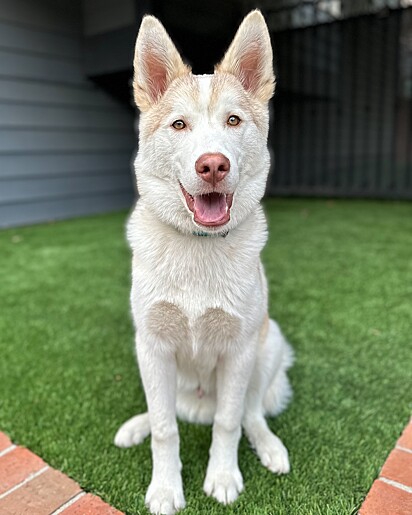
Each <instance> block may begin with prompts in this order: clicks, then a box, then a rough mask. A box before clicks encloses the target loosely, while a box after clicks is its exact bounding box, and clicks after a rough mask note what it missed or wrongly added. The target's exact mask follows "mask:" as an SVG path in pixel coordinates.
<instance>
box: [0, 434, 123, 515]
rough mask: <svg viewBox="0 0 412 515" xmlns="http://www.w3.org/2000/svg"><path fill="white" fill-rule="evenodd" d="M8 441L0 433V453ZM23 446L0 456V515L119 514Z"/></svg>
mask: <svg viewBox="0 0 412 515" xmlns="http://www.w3.org/2000/svg"><path fill="white" fill-rule="evenodd" d="M11 446H12V442H11V441H10V440H9V438H8V437H7V436H6V435H5V434H4V433H1V432H0V452H2V451H4V450H7V449H9V448H10V447H11ZM79 494H84V492H83V491H82V489H81V488H80V486H79V485H78V484H77V483H76V482H75V481H73V480H72V479H70V478H69V477H68V476H66V475H65V474H62V473H61V472H59V471H58V470H55V469H53V468H51V467H48V466H47V464H46V463H45V462H44V461H43V460H42V459H41V458H39V457H38V456H36V455H35V454H33V453H32V452H31V451H29V450H28V449H25V448H24V447H16V448H11V449H10V451H9V452H6V453H5V454H3V455H2V456H0V514H1V515H52V514H53V513H54V512H55V511H56V510H59V511H58V513H59V514H64V515H122V513H121V512H120V511H118V510H116V509H115V508H112V507H111V506H109V505H108V504H106V503H105V502H103V501H102V500H101V499H100V498H99V497H97V496H95V495H92V494H84V495H81V496H80V497H79Z"/></svg>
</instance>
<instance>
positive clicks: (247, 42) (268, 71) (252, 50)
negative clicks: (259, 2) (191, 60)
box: [216, 10, 275, 102]
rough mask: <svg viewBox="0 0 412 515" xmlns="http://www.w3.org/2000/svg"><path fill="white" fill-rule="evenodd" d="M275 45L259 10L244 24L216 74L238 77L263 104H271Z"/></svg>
mask: <svg viewBox="0 0 412 515" xmlns="http://www.w3.org/2000/svg"><path fill="white" fill-rule="evenodd" d="M272 60H273V55H272V45H271V43H270V36H269V31H268V28H267V25H266V22H265V19H264V18H263V16H262V13H261V12H260V11H259V10H255V11H252V12H250V13H249V14H248V15H247V16H246V17H245V19H244V20H243V21H242V23H241V25H240V27H239V29H238V31H237V33H236V36H235V38H234V39H233V41H232V43H231V45H230V47H229V49H228V51H227V52H226V54H225V57H224V58H223V60H222V62H221V63H220V64H218V65H217V66H216V71H217V72H225V73H231V74H232V75H235V76H236V77H237V78H238V79H239V80H240V82H241V83H242V85H243V87H244V88H245V90H246V91H249V92H250V93H251V94H253V95H254V96H256V97H257V98H258V99H259V100H260V101H261V102H268V101H269V99H270V98H271V97H272V96H273V92H274V89H275V76H274V73H273V63H272Z"/></svg>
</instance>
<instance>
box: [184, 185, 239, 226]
mask: <svg viewBox="0 0 412 515" xmlns="http://www.w3.org/2000/svg"><path fill="white" fill-rule="evenodd" d="M180 188H181V190H182V193H183V197H184V199H185V202H186V205H187V208H188V209H189V211H190V212H191V213H192V215H193V221H194V222H195V224H196V226H198V227H199V228H200V229H206V230H209V231H211V232H218V231H219V230H220V229H223V228H224V227H225V226H226V225H227V224H228V222H229V221H230V209H231V207H232V203H233V193H219V192H217V191H213V192H211V193H207V194H204V195H195V196H192V195H191V194H190V193H189V192H188V191H186V190H185V188H184V187H183V186H182V184H181V183H180Z"/></svg>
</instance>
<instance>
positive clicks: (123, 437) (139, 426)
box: [114, 413, 150, 447]
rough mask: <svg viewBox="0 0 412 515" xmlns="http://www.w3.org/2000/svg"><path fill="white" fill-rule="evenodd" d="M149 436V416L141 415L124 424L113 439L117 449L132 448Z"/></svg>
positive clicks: (146, 414)
mask: <svg viewBox="0 0 412 515" xmlns="http://www.w3.org/2000/svg"><path fill="white" fill-rule="evenodd" d="M149 434H150V421H149V414H148V413H142V414H141V415H136V416H135V417H132V418H131V419H129V420H128V421H127V422H125V423H124V424H123V425H122V426H121V427H120V429H119V430H118V431H117V433H116V436H115V437H114V444H115V445H116V446H117V447H132V445H139V443H142V442H143V440H144V439H145V438H146V436H149Z"/></svg>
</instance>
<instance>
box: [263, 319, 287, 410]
mask: <svg viewBox="0 0 412 515" xmlns="http://www.w3.org/2000/svg"><path fill="white" fill-rule="evenodd" d="M269 324H270V325H269V333H268V339H269V341H270V345H276V346H277V347H279V357H280V359H279V361H280V363H279V367H278V370H277V372H276V374H275V376H274V378H273V380H272V382H271V384H270V385H269V388H268V389H267V391H266V394H265V397H264V399H263V407H264V409H265V412H266V414H267V415H270V416H276V415H279V413H281V412H282V411H283V410H284V409H285V408H286V406H287V405H288V404H289V401H290V400H291V398H292V395H293V392H292V387H291V385H290V382H289V379H288V376H287V374H286V373H287V371H288V369H289V368H290V367H291V366H292V365H293V361H294V355H293V350H292V347H291V346H290V345H289V343H288V342H287V341H286V339H285V337H284V336H283V334H282V332H281V330H280V329H279V326H278V325H277V323H276V322H275V321H274V320H270V322H269Z"/></svg>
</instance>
